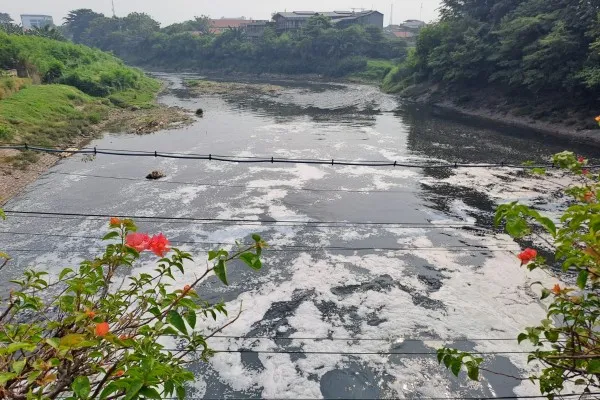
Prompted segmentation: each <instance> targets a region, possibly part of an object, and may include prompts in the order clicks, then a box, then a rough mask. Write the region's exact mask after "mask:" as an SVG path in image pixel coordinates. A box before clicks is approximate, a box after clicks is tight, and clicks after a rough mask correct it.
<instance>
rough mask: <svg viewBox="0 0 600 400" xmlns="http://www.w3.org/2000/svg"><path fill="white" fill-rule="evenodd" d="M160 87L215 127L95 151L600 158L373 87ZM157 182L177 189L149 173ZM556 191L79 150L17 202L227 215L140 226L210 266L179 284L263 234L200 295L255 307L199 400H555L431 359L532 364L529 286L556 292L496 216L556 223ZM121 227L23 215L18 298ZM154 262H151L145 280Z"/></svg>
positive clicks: (175, 82) (544, 185) (18, 229)
mask: <svg viewBox="0 0 600 400" xmlns="http://www.w3.org/2000/svg"><path fill="white" fill-rule="evenodd" d="M158 76H159V77H160V78H161V79H163V80H165V81H166V82H167V83H168V85H169V89H168V90H167V91H166V92H165V93H164V94H163V95H162V96H161V98H160V101H161V102H163V103H165V104H167V105H172V106H179V107H182V108H185V109H188V110H190V111H191V112H193V111H196V110H197V109H198V108H202V109H203V111H204V115H203V118H197V119H196V120H195V122H194V123H193V124H191V125H189V126H184V127H180V128H178V129H175V130H166V131H160V132H157V133H154V134H149V135H132V134H106V135H105V136H104V137H103V138H101V139H98V140H96V141H94V142H93V143H91V144H90V146H91V147H92V146H95V147H97V148H98V149H100V148H107V149H120V150H134V151H135V150H143V151H155V150H158V151H161V152H176V153H195V154H215V155H216V154H222V155H229V156H236V157H255V156H258V157H272V156H273V157H280V158H295V159H335V160H363V161H364V160H391V161H398V162H402V163H409V164H410V163H416V164H423V163H427V162H450V163H455V162H457V163H501V162H506V163H511V164H520V163H522V162H524V161H526V160H535V161H544V160H547V158H548V157H549V156H550V155H551V154H553V153H556V152H558V151H562V150H565V149H571V150H573V151H577V152H578V154H582V155H584V156H593V154H592V152H593V151H594V150H593V149H589V148H576V147H573V145H571V144H569V143H567V142H562V141H560V140H558V139H555V138H551V137H546V136H544V135H542V134H540V133H536V132H531V131H525V130H520V129H514V128H506V127H504V128H502V127H498V126H495V125H494V124H491V123H485V122H477V121H464V120H460V119H457V118H455V117H454V116H452V115H448V114H447V113H441V112H439V111H436V110H433V109H428V108H424V107H420V106H415V105H407V104H403V103H402V101H401V100H400V99H398V98H396V97H394V96H390V95H386V94H383V93H381V92H380V91H379V90H378V89H377V88H374V87H371V86H365V85H355V84H342V83H323V82H297V81H277V82H269V83H272V84H274V85H277V86H278V87H280V89H279V90H277V91H274V92H250V91H249V92H247V93H244V92H243V91H235V92H232V93H227V92H225V93H212V94H208V95H197V94H194V93H192V92H190V91H188V90H187V89H186V87H185V86H184V85H183V84H182V83H183V79H186V78H191V77H193V76H191V75H181V74H158ZM153 170H160V171H162V172H163V173H164V174H165V175H166V177H165V178H163V179H161V180H156V181H148V180H146V179H144V177H145V176H146V175H147V174H148V173H149V172H150V171H153ZM560 179H561V178H560V177H554V178H552V179H551V178H542V177H534V176H528V175H526V174H524V173H522V172H521V171H518V170H514V169H508V168H494V169H484V168H445V169H432V168H401V167H396V168H394V167H367V166H340V165H333V166H331V165H330V166H324V165H306V164H236V163H223V162H215V161H204V160H183V159H161V158H154V157H140V158H138V157H115V156H109V155H98V156H97V157H94V158H90V157H81V156H73V157H70V158H68V159H65V160H62V161H61V162H59V163H58V164H57V165H55V166H54V167H53V168H51V169H50V170H49V171H48V172H47V173H45V174H44V175H42V176H41V177H40V179H38V180H37V181H36V182H34V183H33V184H31V185H29V186H28V187H27V188H26V189H25V190H24V191H23V192H22V193H21V194H19V195H18V196H16V197H14V198H13V199H11V200H10V201H9V202H8V204H6V206H5V208H6V209H7V210H18V211H36V212H46V211H48V212H64V213H81V214H107V215H139V216H148V217H150V216H169V217H192V218H199V219H206V218H208V219H211V218H213V219H218V220H219V221H216V222H215V221H212V222H211V221H181V220H179V221H177V220H152V219H148V220H139V221H137V223H138V226H139V227H140V230H141V231H144V232H150V233H157V232H163V233H164V234H165V235H166V236H167V237H168V238H169V239H170V240H171V241H172V242H173V244H174V245H176V246H177V247H180V248H182V249H184V250H186V251H189V252H190V253H192V254H193V255H194V257H195V261H194V263H190V264H189V265H188V266H187V272H186V275H185V276H180V277H179V278H178V279H180V280H181V283H182V285H183V284H185V283H187V282H189V280H190V278H191V277H193V276H194V275H195V274H198V273H200V272H201V271H202V270H203V269H204V268H206V251H207V250H209V249H215V248H218V247H224V248H231V247H232V244H233V243H234V242H235V241H236V240H240V241H248V240H249V237H250V235H251V234H252V233H259V234H260V235H261V236H262V237H263V238H264V239H265V240H266V241H267V242H268V243H269V244H270V248H269V249H268V250H267V251H266V253H265V255H264V268H263V269H262V270H261V271H259V272H257V271H252V270H249V269H247V268H244V267H243V266H242V265H238V264H235V263H234V264H232V265H231V266H230V268H229V275H230V277H229V281H230V286H227V287H225V286H223V285H222V284H220V283H219V282H218V280H217V279H216V278H215V277H210V278H208V279H207V280H206V281H205V282H203V285H202V287H201V288H200V289H199V293H200V295H201V296H202V298H204V299H206V300H208V301H212V302H217V301H221V300H222V301H224V302H225V303H226V305H227V307H228V309H229V310H230V312H232V313H234V312H235V311H236V310H238V309H239V308H240V305H241V307H242V313H241V315H240V317H239V319H238V320H237V321H236V322H235V323H234V324H232V325H231V326H229V327H227V328H226V329H225V330H224V331H223V332H221V334H220V335H219V337H215V338H212V339H211V340H210V342H209V343H210V345H211V347H212V348H214V349H215V350H219V352H218V353H217V354H216V355H215V356H214V357H212V358H211V359H210V360H209V361H208V362H207V363H203V362H197V363H194V364H192V365H191V367H190V368H191V369H192V370H193V371H194V373H195V374H196V376H197V380H196V381H195V382H194V383H193V384H192V385H191V386H190V389H189V391H188V393H189V398H198V399H200V398H207V399H217V398H223V399H224V398H252V399H256V398H278V399H318V398H326V399H342V398H344V399H376V398H396V399H397V398H403V399H404V398H406V399H430V398H456V397H478V398H479V397H484V398H485V397H504V396H522V395H537V394H539V392H538V390H537V388H536V387H535V386H534V385H533V384H532V383H531V382H528V381H521V380H517V379H514V378H511V377H509V376H504V375H494V374H491V373H488V372H483V373H482V379H481V381H480V382H470V381H468V380H467V379H466V378H465V377H464V376H463V375H461V376H460V378H455V377H453V376H452V375H451V373H450V372H448V371H446V370H445V369H444V368H443V367H441V366H439V365H438V363H437V360H436V356H435V351H436V349H437V348H439V347H440V346H442V345H448V346H453V347H456V348H459V349H463V350H471V351H475V352H481V353H483V357H484V358H485V364H484V366H485V368H486V369H489V370H494V371H498V372H502V373H503V374H506V375H512V376H516V377H519V376H527V374H528V373H529V372H530V371H531V368H532V366H528V365H527V363H526V354H524V353H523V352H526V351H527V350H528V348H527V346H519V345H518V344H517V342H516V336H517V335H518V333H520V332H521V330H522V329H523V328H524V327H525V326H530V325H533V324H536V323H538V322H539V321H540V320H541V319H543V318H544V316H545V311H544V307H543V304H541V303H540V302H539V300H538V298H539V296H538V293H537V291H536V290H534V288H532V287H531V286H530V284H531V283H532V282H534V281H542V282H545V283H547V284H550V283H554V282H556V280H555V279H553V278H552V277H549V276H548V275H540V274H535V273H528V272H527V271H526V270H525V269H524V268H521V267H520V266H519V262H518V260H517V259H516V257H515V254H516V252H517V251H518V250H519V245H518V244H517V243H515V242H514V241H513V240H511V239H510V238H509V237H508V236H507V235H505V234H502V233H501V232H498V231H494V230H493V229H492V217H493V211H494V209H495V207H496V206H497V205H498V204H501V203H503V202H506V201H513V200H520V201H523V202H526V203H529V204H536V205H537V206H539V208H541V209H542V210H545V211H547V212H549V213H553V212H556V210H557V207H560V205H561V204H562V203H561V202H562V201H564V200H563V199H561V198H559V197H557V196H555V195H554V194H555V192H556V191H558V190H559V189H560V187H561V186H560V185H561V184H562V183H561V181H560ZM227 219H234V220H247V221H248V222H243V223H228V222H226V221H224V220H227ZM277 221H288V222H287V223H277ZM290 221H293V222H290ZM319 222H322V223H319ZM107 223H108V221H107V220H105V219H101V218H84V217H61V218H56V217H50V216H46V217H40V216H37V217H36V216H32V215H17V214H9V219H8V220H7V221H5V222H3V223H2V229H1V230H0V243H1V244H2V247H3V249H6V250H7V252H9V253H10V254H11V255H12V256H13V257H14V258H13V260H12V261H11V262H10V263H9V264H8V266H7V267H6V268H5V270H4V271H3V274H2V275H3V277H2V285H3V287H4V289H6V287H7V285H8V283H7V282H8V281H9V280H10V279H14V278H16V277H18V276H19V275H20V273H21V272H22V271H23V269H24V268H26V267H34V268H37V269H43V270H46V271H48V272H50V273H51V274H56V273H57V272H58V271H59V270H60V269H61V268H63V267H67V266H73V265H76V264H77V262H79V261H81V260H83V259H86V258H89V257H94V256H95V255H97V254H98V252H99V251H100V247H101V245H102V242H101V241H100V240H97V239H95V238H100V237H101V236H102V235H103V232H105V230H106V228H107ZM154 262H155V259H154V258H153V257H151V256H150V255H145V256H144V257H143V258H142V259H141V262H140V264H139V265H136V266H135V268H134V269H133V270H132V271H131V274H136V273H140V272H142V271H149V270H151V269H152V267H153V263H154ZM221 322H222V321H221ZM212 325H214V323H213V322H211V321H208V320H207V321H205V325H204V326H205V327H209V326H212ZM171 345H176V343H173V344H171Z"/></svg>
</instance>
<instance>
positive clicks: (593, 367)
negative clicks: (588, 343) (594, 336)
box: [587, 360, 600, 374]
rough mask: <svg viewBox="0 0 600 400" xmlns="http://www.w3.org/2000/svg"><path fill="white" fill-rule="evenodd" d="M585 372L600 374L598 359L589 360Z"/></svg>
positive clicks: (599, 361)
mask: <svg viewBox="0 0 600 400" xmlns="http://www.w3.org/2000/svg"><path fill="white" fill-rule="evenodd" d="M587 372H589V373H590V374H600V360H590V362H588V365H587Z"/></svg>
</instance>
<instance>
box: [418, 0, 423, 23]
mask: <svg viewBox="0 0 600 400" xmlns="http://www.w3.org/2000/svg"><path fill="white" fill-rule="evenodd" d="M419 21H423V2H421V11H419Z"/></svg>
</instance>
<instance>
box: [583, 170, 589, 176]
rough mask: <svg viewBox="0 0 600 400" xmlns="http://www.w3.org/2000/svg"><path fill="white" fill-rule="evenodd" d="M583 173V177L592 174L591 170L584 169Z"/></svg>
mask: <svg viewBox="0 0 600 400" xmlns="http://www.w3.org/2000/svg"><path fill="white" fill-rule="evenodd" d="M581 173H582V174H583V175H589V174H590V170H589V169H583V170H581Z"/></svg>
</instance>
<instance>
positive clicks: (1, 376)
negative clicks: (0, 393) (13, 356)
mask: <svg viewBox="0 0 600 400" xmlns="http://www.w3.org/2000/svg"><path fill="white" fill-rule="evenodd" d="M16 376H17V374H15V373H14V372H0V386H4V385H5V384H6V382H8V381H10V380H11V379H12V378H16Z"/></svg>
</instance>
